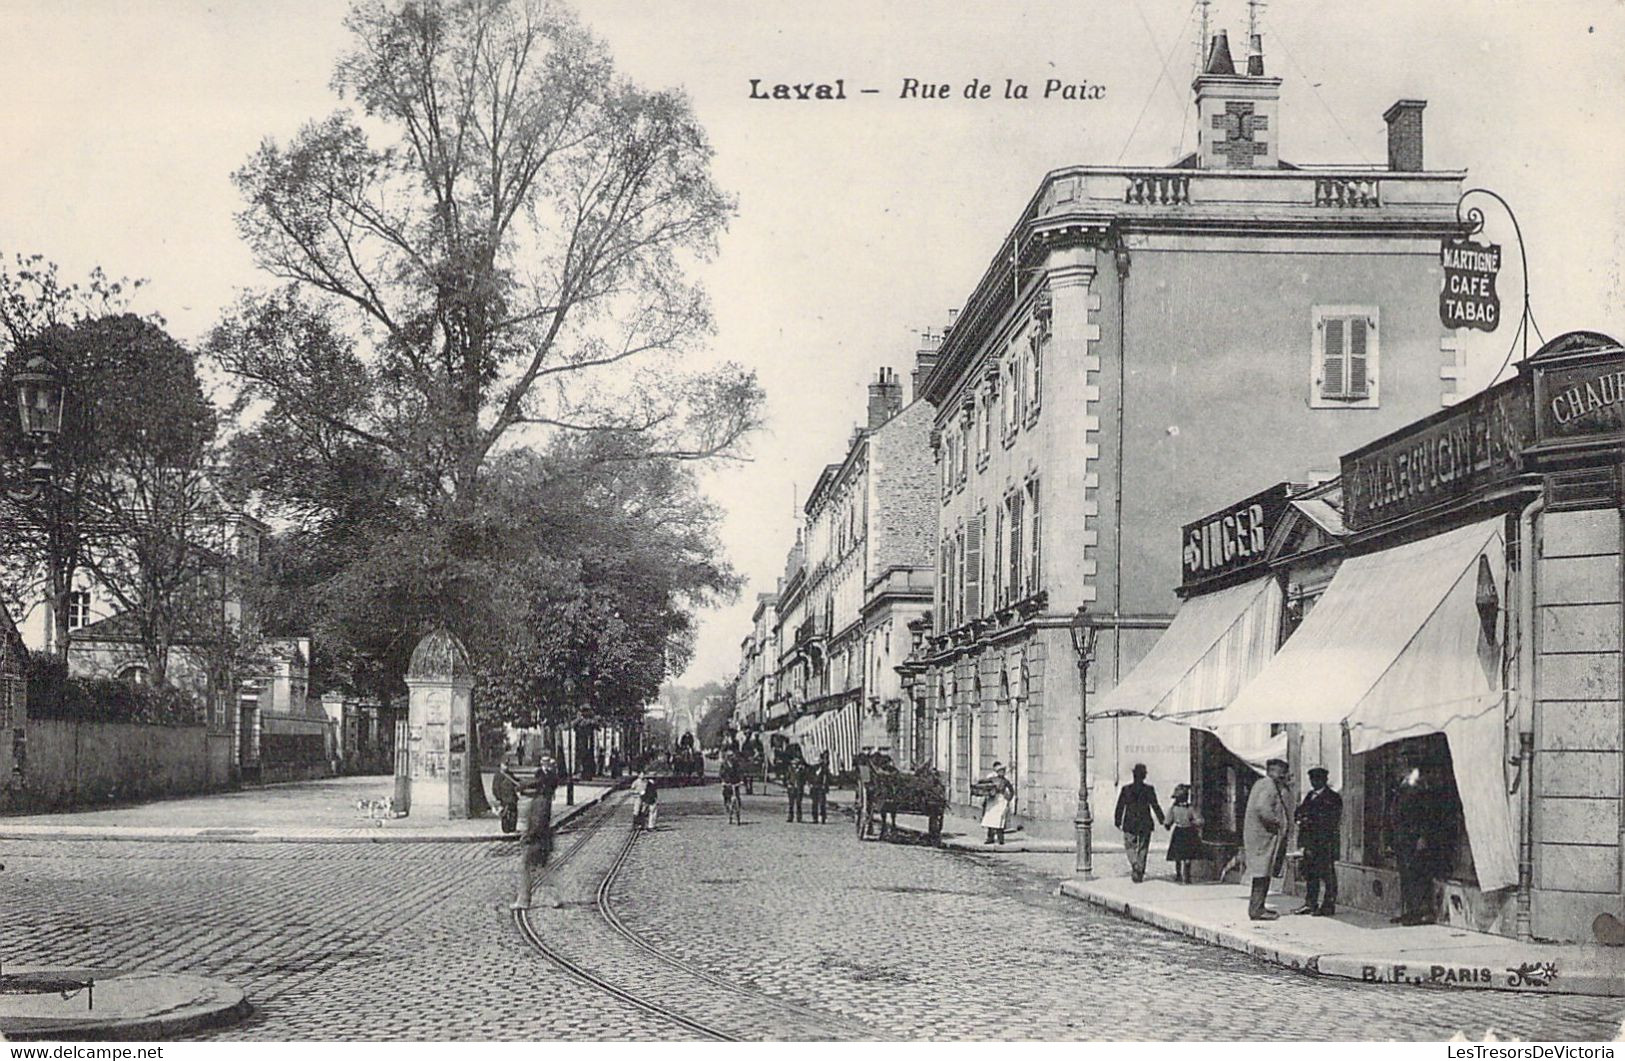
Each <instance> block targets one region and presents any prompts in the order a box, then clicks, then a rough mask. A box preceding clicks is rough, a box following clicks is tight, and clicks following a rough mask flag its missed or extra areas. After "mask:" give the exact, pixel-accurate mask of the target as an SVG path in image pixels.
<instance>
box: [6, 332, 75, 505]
mask: <svg viewBox="0 0 1625 1061" xmlns="http://www.w3.org/2000/svg"><path fill="white" fill-rule="evenodd" d="M12 385H13V386H14V387H16V389H17V420H18V423H19V424H20V425H21V427H22V432H23V438H24V439H25V440H26V441H27V443H28V444H29V445H30V446H31V447H32V448H33V450H34V462H33V463H32V464H31V465H29V467H28V478H29V481H30V483H31V484H32V488H33V489H35V490H37V489H38V488H40V487H42V486H43V485H44V484H45V483H46V482H48V481H49V480H50V478H51V471H52V465H51V448H52V447H53V446H54V445H55V444H56V439H57V436H58V435H59V434H61V432H62V394H63V389H64V388H63V385H62V380H61V378H60V377H58V376H57V374H56V369H55V367H54V366H52V364H51V363H50V362H49V361H47V360H46V359H45V358H44V357H40V356H37V355H36V356H35V357H31V358H29V359H28V363H27V364H25V365H24V366H23V370H22V371H21V372H19V373H17V374H16V376H14V377H13V378H12Z"/></svg>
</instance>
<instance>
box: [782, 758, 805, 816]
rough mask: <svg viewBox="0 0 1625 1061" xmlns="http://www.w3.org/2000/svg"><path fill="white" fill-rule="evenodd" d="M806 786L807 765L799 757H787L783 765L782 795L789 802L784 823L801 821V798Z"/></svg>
mask: <svg viewBox="0 0 1625 1061" xmlns="http://www.w3.org/2000/svg"><path fill="white" fill-rule="evenodd" d="M806 784H807V764H806V763H804V762H802V761H801V756H800V755H792V756H787V757H786V759H785V763H784V795H785V798H786V799H787V800H789V808H788V811H787V813H786V814H785V818H784V820H785V821H787V822H799V821H800V820H801V797H802V794H803V791H804V789H805V787H806Z"/></svg>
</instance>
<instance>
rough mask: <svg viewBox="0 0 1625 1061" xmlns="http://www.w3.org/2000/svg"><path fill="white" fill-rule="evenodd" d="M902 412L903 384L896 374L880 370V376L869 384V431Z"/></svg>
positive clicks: (883, 369) (887, 369)
mask: <svg viewBox="0 0 1625 1061" xmlns="http://www.w3.org/2000/svg"><path fill="white" fill-rule="evenodd" d="M902 411H903V382H902V380H900V379H898V378H897V373H895V372H893V371H892V370H891V369H889V368H882V369H881V370H880V375H879V376H878V377H876V379H875V381H874V382H873V383H871V384H869V430H870V431H873V430H874V429H875V428H877V427H879V426H880V425H881V424H884V423H885V422H886V421H887V420H890V419H891V418H892V417H894V416H896V415H897V414H898V413H900V412H902Z"/></svg>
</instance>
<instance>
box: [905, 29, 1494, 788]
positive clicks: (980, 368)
mask: <svg viewBox="0 0 1625 1061" xmlns="http://www.w3.org/2000/svg"><path fill="white" fill-rule="evenodd" d="M1193 89H1194V92H1195V106H1196V111H1197V116H1198V119H1199V136H1198V144H1197V150H1196V151H1195V152H1194V153H1193V154H1191V155H1189V156H1188V157H1186V158H1182V159H1180V160H1178V161H1177V162H1175V163H1174V164H1172V165H1170V166H1166V167H1163V168H1121V167H1098V166H1076V167H1070V168H1066V169H1061V170H1057V171H1054V172H1052V173H1050V174H1048V175H1047V176H1046V177H1045V178H1044V179H1043V180H1042V181H1041V182H1040V184H1039V186H1038V189H1037V191H1036V192H1035V193H1034V195H1033V197H1032V198H1031V200H1030V201H1029V202H1028V203H1027V205H1026V207H1025V209H1024V210H1023V211H1022V212H1021V214H1020V216H1019V218H1018V219H1017V221H1016V224H1015V226H1014V228H1013V229H1012V230H1011V231H1010V234H1009V236H1008V237H1007V238H1006V239H1005V241H1004V243H1003V244H1002V245H1001V246H1000V247H999V248H998V250H997V252H996V253H995V255H994V256H993V260H992V263H991V264H990V265H989V267H988V268H987V270H986V272H985V273H984V275H983V276H982V278H981V281H980V282H979V283H978V284H977V286H976V289H975V290H974V291H973V292H972V294H971V296H970V297H969V299H967V300H966V302H965V304H964V307H963V309H962V311H961V312H960V313H959V314H958V316H957V319H956V321H955V323H954V324H953V325H952V326H951V327H950V328H949V330H948V332H947V333H946V335H945V337H944V339H943V341H942V343H941V347H940V350H938V351H936V352H935V354H934V355H933V357H934V358H935V360H934V365H933V367H932V369H931V371H930V374H929V376H928V378H927V379H926V381H925V384H924V397H925V398H926V399H927V400H929V402H930V403H931V405H932V406H933V407H934V409H935V421H934V424H933V432H932V443H933V449H934V451H935V455H936V464H937V492H938V494H939V497H938V501H939V505H938V520H937V523H938V540H937V551H938V563H937V584H938V591H937V595H936V601H935V607H934V612H933V616H932V619H933V624H932V627H933V628H932V631H931V636H930V637H929V638H927V639H924V641H923V644H922V648H921V650H920V652H919V653H918V654H917V655H916V658H915V660H914V661H913V664H912V669H914V670H916V671H917V672H918V673H919V677H918V680H917V687H918V688H919V689H920V690H921V693H922V695H923V698H924V700H925V703H926V705H927V707H928V709H929V710H931V712H932V713H933V714H934V716H935V719H936V725H935V727H934V730H935V733H934V746H935V748H934V753H935V758H936V760H937V763H938V765H939V767H941V768H943V769H945V771H946V772H948V773H949V774H950V776H951V789H952V794H953V798H954V799H955V800H956V801H959V802H968V801H969V799H970V791H969V786H970V783H971V781H972V780H973V779H974V778H975V777H977V776H979V775H981V774H983V773H985V772H986V771H987V770H988V769H989V768H990V767H991V765H992V763H993V762H994V761H995V760H998V761H1002V762H1005V763H1007V764H1008V765H1009V768H1010V773H1011V776H1012V778H1013V780H1014V781H1015V784H1016V788H1017V800H1016V810H1017V812H1018V813H1019V814H1022V815H1025V816H1028V817H1033V818H1039V819H1066V818H1070V817H1072V816H1073V813H1074V809H1075V807H1076V803H1077V795H1078V780H1079V772H1080V770H1079V767H1080V764H1079V758H1078V751H1079V744H1080V741H1079V717H1080V689H1079V687H1078V681H1079V679H1078V669H1077V668H1076V666H1075V665H1074V663H1075V654H1074V648H1073V639H1072V636H1071V630H1070V627H1071V625H1072V624H1073V622H1074V619H1075V618H1076V615H1077V611H1078V609H1079V607H1080V606H1087V608H1088V616H1089V618H1088V622H1089V623H1090V624H1092V625H1093V626H1094V627H1096V628H1097V631H1098V642H1097V655H1096V658H1095V661H1094V664H1093V667H1092V669H1091V670H1090V671H1089V680H1090V684H1091V689H1090V694H1091V695H1094V694H1098V693H1103V692H1104V691H1106V690H1107V689H1109V688H1110V687H1111V686H1112V684H1113V683H1114V682H1115V681H1116V680H1117V679H1118V678H1119V677H1120V676H1121V675H1122V674H1124V673H1126V672H1127V671H1128V669H1129V668H1130V667H1132V666H1133V664H1134V663H1135V662H1136V660H1137V659H1138V658H1139V657H1140V656H1141V655H1142V654H1143V653H1144V652H1145V651H1146V650H1147V648H1149V646H1150V645H1151V644H1152V643H1153V642H1154V641H1155V640H1156V637H1157V633H1158V631H1159V630H1160V629H1162V628H1163V627H1165V626H1166V625H1167V622H1168V619H1169V616H1170V615H1171V613H1172V612H1173V610H1174V606H1175V598H1174V595H1173V593H1172V590H1171V587H1173V586H1175V585H1176V584H1177V583H1178V581H1179V579H1178V566H1177V563H1176V559H1177V556H1178V552H1177V549H1175V548H1172V547H1171V546H1172V545H1173V544H1174V542H1175V536H1176V535H1177V533H1178V528H1179V527H1180V526H1181V524H1182V523H1185V522H1187V521H1189V520H1191V519H1194V518H1195V517H1197V516H1199V515H1201V514H1203V513H1206V512H1209V511H1212V510H1214V509H1215V508H1217V507H1218V506H1219V505H1221V504H1222V503H1224V502H1227V501H1228V500H1229V499H1231V498H1233V497H1237V496H1242V495H1244V494H1246V493H1247V492H1249V490H1252V489H1256V484H1257V483H1258V482H1260V481H1268V476H1269V475H1270V474H1272V473H1275V472H1277V471H1278V469H1280V468H1282V467H1298V468H1303V469H1306V470H1318V469H1322V468H1325V469H1330V468H1333V467H1335V462H1336V460H1337V457H1338V454H1339V453H1341V452H1344V451H1346V450H1349V449H1353V448H1355V447H1356V446H1359V445H1361V444H1363V443H1365V442H1367V441H1369V440H1371V439H1373V438H1376V437H1378V436H1380V435H1382V434H1384V433H1385V432H1387V431H1390V430H1393V429H1394V428H1395V427H1398V426H1399V425H1401V424H1404V423H1407V422H1409V421H1411V420H1414V419H1416V418H1418V417H1421V416H1424V415H1426V414H1427V413H1429V412H1432V411H1436V410H1438V409H1439V408H1440V406H1441V405H1448V404H1450V403H1451V401H1452V400H1453V398H1454V393H1453V392H1454V389H1455V379H1456V377H1457V375H1458V373H1459V371H1460V369H1461V361H1460V354H1459V348H1458V345H1457V341H1456V336H1455V334H1454V332H1452V331H1450V330H1447V329H1444V328H1442V327H1441V326H1440V323H1439V316H1438V293H1439V288H1440V278H1441V271H1440V265H1439V240H1440V239H1441V237H1444V236H1447V235H1451V234H1456V233H1459V231H1460V225H1459V223H1458V221H1457V216H1456V203H1457V200H1458V198H1459V196H1460V193H1461V189H1462V177H1463V174H1462V173H1461V172H1454V171H1450V172H1446V171H1428V170H1426V169H1424V167H1423V159H1422V109H1423V107H1424V106H1425V104H1424V103H1422V102H1421V101H1416V100H1402V101H1400V102H1399V103H1396V104H1395V105H1394V106H1393V107H1392V108H1391V109H1390V110H1389V111H1388V113H1387V114H1386V115H1385V116H1384V117H1385V119H1386V121H1387V125H1388V147H1389V160H1388V164H1387V166H1385V167H1379V168H1373V167H1353V166H1305V165H1294V164H1292V163H1289V162H1287V161H1285V160H1283V159H1282V158H1281V157H1280V154H1279V148H1280V144H1281V142H1282V141H1281V135H1282V115H1281V113H1280V108H1279V89H1280V80H1279V79H1278V78H1272V77H1267V76H1265V75H1264V67H1263V57H1262V54H1261V51H1260V49H1259V47H1258V41H1257V39H1256V38H1255V39H1254V41H1253V54H1252V56H1251V57H1250V59H1249V62H1248V66H1247V72H1246V73H1238V72H1237V71H1236V69H1235V67H1234V65H1233V62H1232V60H1231V57H1230V52H1229V48H1228V45H1227V43H1226V41H1225V38H1224V35H1223V34H1220V35H1218V36H1217V37H1216V38H1215V39H1214V41H1213V45H1212V48H1211V51H1210V52H1209V58H1208V62H1207V64H1206V68H1205V70H1204V71H1203V73H1202V74H1201V75H1200V76H1198V77H1197V79H1196V80H1195V82H1194V84H1193ZM1373 118H1375V116H1373ZM1090 733H1091V738H1090V742H1089V748H1090V760H1091V761H1090V764H1089V777H1090V779H1091V783H1092V785H1093V786H1094V792H1095V796H1094V800H1095V804H1096V806H1097V807H1100V806H1102V805H1104V806H1107V807H1109V806H1110V804H1109V803H1107V802H1105V801H1106V800H1107V799H1108V798H1109V797H1110V795H1111V794H1112V792H1113V789H1114V787H1115V786H1116V785H1118V784H1120V783H1121V782H1122V781H1124V780H1125V779H1126V778H1125V775H1126V774H1127V773H1128V770H1129V767H1130V766H1131V765H1132V764H1134V763H1136V762H1145V763H1146V764H1147V765H1148V766H1149V767H1150V771H1151V776H1152V781H1153V782H1154V783H1156V784H1159V785H1163V786H1167V785H1171V783H1172V782H1174V781H1178V780H1183V779H1184V778H1185V776H1186V775H1187V774H1188V772H1189V745H1188V740H1187V736H1186V731H1185V730H1183V729H1182V728H1180V727H1176V726H1172V725H1169V724H1166V723H1161V722H1148V721H1145V720H1140V719H1134V718H1121V719H1117V718H1112V719H1108V718H1099V719H1092V721H1091V723H1090Z"/></svg>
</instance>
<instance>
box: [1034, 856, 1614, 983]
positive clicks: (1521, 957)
mask: <svg viewBox="0 0 1625 1061" xmlns="http://www.w3.org/2000/svg"><path fill="white" fill-rule="evenodd" d="M1061 891H1062V893H1063V894H1066V895H1070V896H1072V897H1073V898H1077V899H1082V900H1084V901H1085V902H1090V903H1094V904H1096V905H1098V906H1103V907H1105V908H1106V909H1108V910H1112V911H1115V912H1116V913H1119V914H1123V915H1125V916H1127V917H1132V918H1134V919H1135V920H1136V921H1144V922H1146V923H1147V924H1152V925H1156V926H1158V927H1160V928H1165V929H1168V930H1169V931H1172V932H1178V933H1180V934H1181V935H1185V936H1190V937H1191V938H1193V939H1199V940H1201V941H1202V942H1204V943H1211V944H1213V945H1215V946H1219V947H1227V948H1229V949H1230V950H1236V951H1242V952H1244V953H1246V954H1250V955H1252V956H1253V957H1255V958H1258V959H1260V960H1262V961H1267V962H1273V963H1274V964H1276V965H1284V966H1286V967H1288V968H1291V969H1297V970H1300V971H1302V972H1305V973H1308V974H1311V975H1315V976H1331V977H1337V978H1339V979H1344V980H1359V981H1362V982H1365V983H1383V984H1415V985H1427V986H1431V987H1444V988H1457V989H1462V990H1471V991H1520V992H1534V993H1540V994H1568V995H1601V996H1605V997H1615V998H1619V997H1625V950H1622V949H1620V948H1609V947H1598V946H1587V945H1581V944H1552V943H1520V942H1518V941H1517V940H1514V939H1508V938H1506V937H1505V936H1493V935H1489V934H1487V933H1483V932H1473V931H1469V930H1467V929H1464V928H1455V927H1452V926H1449V925H1418V926H1414V927H1406V926H1400V925H1392V924H1389V923H1388V920H1387V918H1384V917H1381V916H1379V915H1376V914H1368V913H1364V912H1362V911H1355V910H1349V909H1347V908H1346V907H1345V908H1343V909H1341V910H1339V911H1338V914H1337V916H1336V917H1295V916H1291V915H1290V913H1288V912H1289V911H1291V910H1293V909H1295V908H1297V907H1298V906H1299V905H1300V902H1301V901H1300V900H1299V899H1298V898H1297V897H1296V896H1291V895H1271V897H1270V905H1271V906H1272V907H1273V908H1274V909H1275V910H1277V911H1278V912H1280V913H1282V915H1283V916H1282V917H1281V919H1280V920H1278V921H1249V920H1248V919H1247V894H1248V889H1247V887H1246V886H1244V885H1239V884H1189V885H1179V884H1175V883H1173V881H1171V880H1157V879H1153V880H1147V881H1145V882H1144V883H1141V884H1135V883H1133V882H1132V881H1130V880H1129V879H1128V878H1126V877H1113V878H1110V879H1097V880H1090V881H1084V880H1075V879H1074V880H1067V881H1064V882H1063V883H1062V884H1061Z"/></svg>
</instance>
